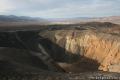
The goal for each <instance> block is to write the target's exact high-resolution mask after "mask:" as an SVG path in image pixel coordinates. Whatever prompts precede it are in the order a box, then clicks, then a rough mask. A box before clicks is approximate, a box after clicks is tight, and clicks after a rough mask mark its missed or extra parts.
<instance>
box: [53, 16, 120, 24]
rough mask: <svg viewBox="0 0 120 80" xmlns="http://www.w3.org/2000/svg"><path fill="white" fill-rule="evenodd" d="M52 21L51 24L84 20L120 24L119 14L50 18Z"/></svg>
mask: <svg viewBox="0 0 120 80" xmlns="http://www.w3.org/2000/svg"><path fill="white" fill-rule="evenodd" d="M52 22H53V24H77V23H84V22H111V23H115V24H120V16H109V17H77V18H68V19H52Z"/></svg>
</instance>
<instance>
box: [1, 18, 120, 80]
mask: <svg viewBox="0 0 120 80" xmlns="http://www.w3.org/2000/svg"><path fill="white" fill-rule="evenodd" d="M15 18H16V17H15ZM10 19H11V18H10ZM7 20H8V19H7ZM32 20H33V19H32ZM73 20H74V19H73ZM25 21H26V20H25ZM25 21H24V19H23V18H22V21H21V19H17V22H16V19H15V20H13V21H12V22H10V21H2V20H1V21H0V79H1V80H2V79H3V80H94V79H96V78H99V79H97V80H102V79H101V78H105V79H106V78H110V79H109V80H112V79H114V80H119V79H120V77H119V76H120V17H115V16H114V17H113V16H112V17H105V18H99V19H98V18H95V19H87V20H78V19H75V20H74V21H72V20H69V21H68V20H63V21H59V20H58V21H49V20H47V21H46V20H39V21H41V22H39V21H38V20H37V21H35V20H33V21H32V22H31V20H30V21H29V20H27V22H25ZM66 21H67V22H66ZM64 23H67V24H64ZM38 45H39V46H38ZM49 60H50V61H49ZM62 70H63V71H62ZM8 78H9V79H8Z"/></svg>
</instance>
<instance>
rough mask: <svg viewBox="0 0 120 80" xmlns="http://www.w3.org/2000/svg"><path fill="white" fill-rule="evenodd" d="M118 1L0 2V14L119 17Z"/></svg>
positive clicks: (47, 16)
mask: <svg viewBox="0 0 120 80" xmlns="http://www.w3.org/2000/svg"><path fill="white" fill-rule="evenodd" d="M119 3H120V0H1V3H0V12H4V13H6V14H15V15H25V16H33V17H43V18H65V17H80V16H109V15H119V14H120V7H119Z"/></svg>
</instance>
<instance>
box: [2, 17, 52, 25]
mask: <svg viewBox="0 0 120 80" xmlns="http://www.w3.org/2000/svg"><path fill="white" fill-rule="evenodd" d="M49 23H50V21H48V20H47V19H42V18H34V17H28V16H15V15H8V16H6V15H0V26H13V25H14V26H16V25H46V24H49Z"/></svg>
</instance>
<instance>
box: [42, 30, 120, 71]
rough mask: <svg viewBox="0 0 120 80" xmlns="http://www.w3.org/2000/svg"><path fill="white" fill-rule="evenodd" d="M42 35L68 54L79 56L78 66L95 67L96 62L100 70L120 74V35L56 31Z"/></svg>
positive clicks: (91, 31) (90, 31)
mask: <svg viewBox="0 0 120 80" xmlns="http://www.w3.org/2000/svg"><path fill="white" fill-rule="evenodd" d="M40 35H42V36H43V37H45V38H48V39H50V40H51V41H52V42H54V43H56V44H58V45H59V46H60V47H62V48H64V49H65V53H66V54H73V55H79V56H80V59H79V60H78V64H80V62H84V61H85V62H88V63H92V62H93V65H94V61H96V62H97V64H99V66H98V67H97V68H98V70H102V71H110V72H120V36H119V35H112V34H108V33H103V32H98V31H93V30H83V31H79V30H56V31H46V32H43V33H40ZM62 42H64V43H62ZM54 49H55V48H54ZM68 52H70V53H68ZM86 66H89V65H86Z"/></svg>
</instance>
